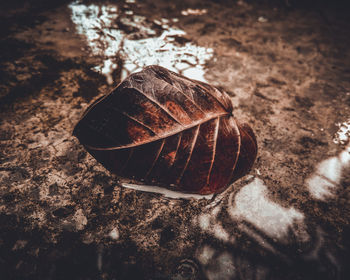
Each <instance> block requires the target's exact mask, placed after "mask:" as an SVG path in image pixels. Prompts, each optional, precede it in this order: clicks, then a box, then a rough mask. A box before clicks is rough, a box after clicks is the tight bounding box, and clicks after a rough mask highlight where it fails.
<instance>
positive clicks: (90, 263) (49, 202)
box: [0, 0, 350, 280]
mask: <svg viewBox="0 0 350 280" xmlns="http://www.w3.org/2000/svg"><path fill="white" fill-rule="evenodd" d="M70 3H71V2H70V1H41V0H35V1H10V2H7V3H2V4H0V18H1V24H0V26H1V27H0V34H1V36H0V201H1V202H0V273H1V278H2V279H279V280H280V279H349V278H348V277H349V276H350V271H349V267H348V260H349V258H350V251H349V249H350V239H349V234H350V226H349V218H350V203H349V202H350V192H349V186H350V177H349V175H348V174H350V173H349V168H348V169H345V171H343V172H342V173H341V176H340V175H339V176H340V177H339V179H337V180H336V182H335V181H331V180H328V179H327V178H326V179H327V180H328V181H331V182H330V184H331V185H332V186H333V187H334V188H333V189H332V191H331V193H330V195H329V196H325V197H321V198H320V197H319V196H317V195H316V196H315V195H313V193H312V191H310V189H309V188H308V178H313V177H312V176H314V175H313V174H315V172H316V171H317V166H318V164H319V163H320V162H323V161H324V160H327V159H329V158H332V157H336V156H337V155H339V154H340V153H341V152H342V151H343V150H344V146H340V145H337V144H335V143H334V142H333V140H332V139H333V136H334V133H336V131H337V129H338V128H337V126H336V124H337V123H341V122H344V121H345V120H347V119H348V118H349V117H350V71H349V69H350V48H349V46H350V36H349V30H350V21H349V19H348V15H349V6H347V5H346V4H343V3H342V2H340V1H339V2H337V3H333V4H330V3H328V2H326V1H321V2H319V3H317V6H315V5H316V4H315V3H312V1H306V2H305V1H297V0H296V1H209V0H204V1H196V0H193V1H171V2H169V1H160V0H159V1H137V0H136V1H125V2H123V1H115V2H112V1H109V2H107V1H103V2H99V4H98V5H107V4H111V3H112V4H113V5H117V6H118V7H119V11H120V13H121V14H130V11H132V13H133V14H137V15H140V16H143V17H145V18H146V19H147V21H148V22H154V21H155V20H156V22H157V21H159V20H161V19H162V18H165V19H169V20H171V19H174V18H176V20H174V21H172V25H173V26H174V27H176V28H179V29H181V30H183V31H185V33H186V34H185V35H181V36H177V37H175V43H176V44H178V45H179V46H181V45H185V44H186V43H189V42H191V43H193V44H196V45H198V46H201V47H203V48H211V49H213V55H212V57H211V58H210V59H208V60H207V61H206V62H205V66H204V70H205V75H204V77H205V79H206V80H207V82H209V83H211V84H212V85H214V86H217V87H218V88H220V89H222V90H225V91H226V92H227V93H228V94H229V95H230V96H231V97H232V101H233V104H234V115H235V116H236V117H237V119H239V120H240V121H242V122H248V123H249V124H250V125H251V126H252V127H253V129H254V131H255V132H256V135H257V139H258V146H259V153H258V158H257V161H256V163H255V165H254V167H253V169H252V170H251V172H250V174H249V175H248V176H246V177H244V178H242V179H241V180H239V181H237V182H236V183H234V184H233V185H232V186H230V187H229V188H228V189H227V190H226V191H225V192H224V193H222V194H220V195H219V196H218V197H216V198H213V199H212V200H207V199H204V198H203V199H181V198H178V199H176V198H167V197H165V196H163V195H161V194H157V193H148V192H143V191H137V190H134V189H128V188H124V187H122V186H121V183H120V181H119V179H118V178H117V177H115V176H114V175H113V174H110V173H109V172H108V171H107V170H106V169H104V168H103V166H101V165H100V164H99V163H98V162H96V160H95V159H94V158H92V157H91V156H90V155H89V154H88V153H87V152H86V151H85V150H84V148H83V147H82V146H81V145H80V144H79V142H78V141H77V139H75V138H74V137H73V136H72V131H73V128H74V125H75V124H76V123H77V121H78V120H79V118H80V116H81V114H82V113H83V111H84V110H85V109H86V108H87V106H88V104H89V103H91V101H92V100H94V99H95V98H97V97H98V96H100V95H101V94H105V93H108V91H109V90H111V89H112V88H113V87H114V86H116V85H117V84H118V83H119V82H120V80H121V79H122V76H123V75H122V69H123V61H124V60H123V59H124V57H122V56H120V57H119V56H118V55H119V54H116V57H115V61H116V63H117V65H118V67H116V69H115V70H114V71H113V73H112V74H111V77H112V78H113V80H112V81H113V82H112V83H109V81H108V78H107V77H106V76H105V75H103V74H102V73H100V72H98V71H96V66H97V65H101V63H102V62H103V60H104V57H103V56H101V55H98V54H96V53H94V52H93V51H92V50H91V47H89V45H88V43H87V41H86V38H84V36H82V35H81V34H78V33H77V27H76V25H75V24H74V22H73V21H72V18H71V14H72V11H71V9H70V8H69V4H70ZM83 3H86V5H89V4H97V1H96V2H94V1H86V2H83ZM189 9H190V10H189ZM182 11H187V12H186V13H184V12H183V13H182ZM157 26H158V25H157ZM117 28H119V29H121V30H123V32H124V33H125V34H130V33H135V30H134V29H132V28H131V27H130V26H125V25H123V22H119V25H118V26H117ZM154 28H155V29H156V28H160V27H159V26H158V27H154ZM157 32H158V31H157ZM158 33H159V32H158ZM136 35H137V34H136ZM136 35H135V36H136ZM141 35H142V34H141ZM141 35H140V36H141ZM142 36H145V35H144V34H143V35H142ZM136 37H137V36H136ZM317 176H318V175H317ZM320 176H321V175H320ZM322 176H323V175H322ZM322 176H321V177H322ZM321 177H320V178H321ZM323 177H324V176H323ZM323 177H322V178H323ZM257 180H258V181H257ZM254 182H263V183H261V184H260V185H259V184H258V183H254ZM252 184H255V185H252ZM320 184H321V183H320ZM247 186H248V187H249V188H250V187H251V186H253V187H251V188H250V189H252V190H254V189H256V188H258V187H259V186H261V190H264V196H263V197H264V199H261V200H259V198H256V201H260V202H261V205H260V204H258V205H252V206H251V207H252V208H253V206H254V207H255V206H256V207H257V209H259V207H261V211H257V212H253V214H254V213H255V214H254V215H255V216H254V215H253V216H251V215H250V214H249V213H250V212H249V209H248V208H250V207H247V208H245V209H246V210H244V211H246V212H244V211H243V210H240V211H238V210H237V209H238V208H237V207H238V206H239V205H245V204H244V203H243V202H242V203H243V204H239V201H240V200H239V199H240V198H241V197H242V194H245V193H246V192H244V191H242V190H243V189H244V188H245V187H247ZM248 197H249V196H248ZM247 203H248V205H249V202H247ZM263 203H268V205H270V206H269V207H270V208H269V209H272V210H271V211H272V212H264V211H265V210H264V209H265V208H264V205H263ZM252 204H254V200H252ZM234 207H236V208H234ZM279 211H280V212H279ZM248 212H249V213H248ZM237 213H238V214H237ZM260 213H262V214H260ZM265 213H266V214H265ZM288 213H289V214H290V217H293V218H291V220H288V219H289V218H288V217H289V216H288V215H289V214H288ZM266 217H267V218H266ZM259 219H260V220H259ZM270 220H271V221H273V223H272V222H271V224H270V223H269V221H270ZM261 221H268V222H267V223H265V224H262V222H261Z"/></svg>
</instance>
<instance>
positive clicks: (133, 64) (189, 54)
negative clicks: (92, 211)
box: [69, 2, 213, 84]
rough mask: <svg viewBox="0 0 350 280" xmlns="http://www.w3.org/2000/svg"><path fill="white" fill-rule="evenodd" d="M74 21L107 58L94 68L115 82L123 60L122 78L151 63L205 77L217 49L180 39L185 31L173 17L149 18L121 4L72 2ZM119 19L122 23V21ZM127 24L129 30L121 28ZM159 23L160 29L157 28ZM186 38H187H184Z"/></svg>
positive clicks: (94, 48) (93, 48)
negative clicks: (124, 10) (176, 25)
mask: <svg viewBox="0 0 350 280" xmlns="http://www.w3.org/2000/svg"><path fill="white" fill-rule="evenodd" d="M69 8H70V9H71V11H72V21H73V22H74V23H75V25H76V30H77V32H78V33H79V34H81V35H83V36H85V37H86V40H87V43H88V45H89V47H90V49H91V51H92V54H93V55H94V56H97V57H102V58H103V63H102V64H101V65H98V66H96V68H95V69H94V70H96V71H98V72H100V73H102V74H103V75H105V76H106V78H107V82H108V83H109V84H112V83H113V76H112V73H113V71H114V70H116V69H117V68H118V64H117V61H118V59H119V58H121V59H122V60H123V65H124V66H123V70H122V79H124V78H125V77H126V76H127V75H128V74H130V73H132V72H135V71H139V70H141V69H142V68H143V67H144V66H147V65H152V64H156V65H160V66H163V67H166V68H168V69H170V70H172V71H175V72H177V73H180V74H183V75H185V76H187V77H189V78H192V79H197V80H201V81H205V78H204V73H205V71H204V65H205V63H206V61H208V60H209V59H211V57H212V56H213V49H211V48H204V47H200V46H196V45H195V44H193V43H191V42H184V43H182V44H180V43H178V42H176V40H177V39H178V38H180V41H181V39H182V37H183V36H184V35H185V34H186V33H185V31H183V30H181V29H178V28H173V27H170V26H169V25H168V22H169V20H167V19H161V20H159V21H155V22H149V21H147V19H146V18H145V17H142V16H138V15H133V13H131V12H128V13H126V14H122V13H121V12H120V11H119V9H118V6H117V5H112V4H108V5H95V4H90V5H85V4H82V3H79V2H73V3H71V4H70V5H69ZM118 23H119V25H118ZM120 25H122V26H124V29H125V30H127V32H128V34H126V32H125V31H123V30H121V28H120ZM155 25H156V27H157V29H158V31H157V30H155ZM182 41H186V40H182Z"/></svg>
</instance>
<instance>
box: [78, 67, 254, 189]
mask: <svg viewBox="0 0 350 280" xmlns="http://www.w3.org/2000/svg"><path fill="white" fill-rule="evenodd" d="M73 134H74V135H75V136H76V137H77V138H78V139H79V141H80V143H81V144H82V145H84V146H85V148H86V149H87V150H88V152H89V153H90V154H91V155H92V156H94V157H95V158H96V159H97V160H98V161H99V162H101V163H102V164H103V165H104V166H105V167H106V168H107V169H109V170H110V171H111V172H113V173H115V174H117V175H119V176H122V177H126V178H134V179H137V180H140V181H143V182H146V183H150V184H155V185H159V186H164V187H166V188H169V189H174V190H178V191H183V192H189V193H199V194H210V193H218V192H221V191H223V190H224V189H225V188H226V187H227V186H228V185H229V184H231V183H232V182H233V181H235V180H237V179H239V178H240V177H242V176H243V175H245V174H246V173H247V172H248V171H249V169H250V168H251V166H252V165H253V163H254V160H255V158H256V155H257V142H256V138H255V135H254V133H253V131H252V129H251V128H250V127H249V126H248V125H247V124H239V123H238V122H237V121H236V120H235V118H234V117H233V114H232V102H231V100H230V98H229V96H228V95H227V94H226V93H224V92H221V91H219V90H218V89H216V88H215V87H212V86H210V85H208V84H206V83H202V82H199V81H195V80H191V79H188V78H186V77H183V76H181V75H179V74H176V73H174V72H171V71H169V70H167V69H165V68H163V67H160V66H148V67H146V68H145V69H144V70H142V71H141V72H138V73H134V74H131V75H130V76H129V77H128V78H126V79H125V80H124V81H123V82H122V83H121V84H119V86H118V87H116V88H115V89H114V90H113V91H112V92H111V93H110V94H108V95H106V96H104V97H102V98H100V99H98V100H96V101H95V102H94V103H93V104H92V105H91V106H90V107H89V108H88V109H87V110H86V112H85V113H84V115H83V117H82V119H81V120H80V121H79V123H78V124H77V125H76V127H75V129H74V132H73Z"/></svg>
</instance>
